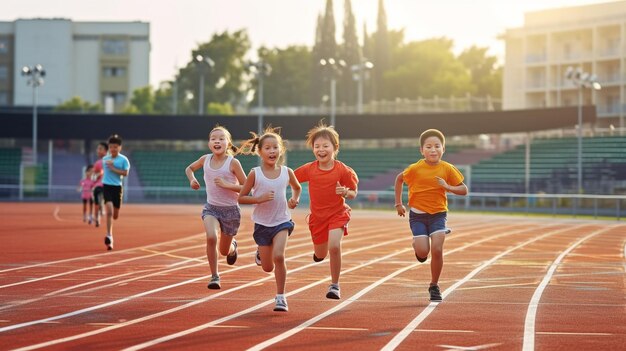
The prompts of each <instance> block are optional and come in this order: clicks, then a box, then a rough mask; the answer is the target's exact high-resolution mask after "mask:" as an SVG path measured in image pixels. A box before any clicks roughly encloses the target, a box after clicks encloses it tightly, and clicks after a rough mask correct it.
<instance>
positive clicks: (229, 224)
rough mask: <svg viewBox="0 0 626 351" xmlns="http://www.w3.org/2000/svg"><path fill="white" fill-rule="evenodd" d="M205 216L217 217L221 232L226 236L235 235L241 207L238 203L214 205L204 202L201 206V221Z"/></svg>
mask: <svg viewBox="0 0 626 351" xmlns="http://www.w3.org/2000/svg"><path fill="white" fill-rule="evenodd" d="M206 216H211V217H214V218H215V219H217V221H218V222H219V224H220V230H221V231H222V234H224V235H228V236H235V235H237V231H238V230H239V225H240V224H241V209H240V208H239V205H235V206H214V205H211V204H209V203H206V204H205V205H204V207H203V208H202V220H203V221H204V217H206Z"/></svg>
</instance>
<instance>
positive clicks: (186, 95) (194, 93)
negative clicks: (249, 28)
mask: <svg viewBox="0 0 626 351" xmlns="http://www.w3.org/2000/svg"><path fill="white" fill-rule="evenodd" d="M248 50H250V40H249V38H248V34H247V32H246V31H245V30H243V29H242V30H239V31H236V32H233V33H229V32H228V31H225V32H223V33H216V34H213V36H212V37H211V40H210V41H209V42H206V43H201V44H199V45H198V47H197V48H196V49H194V50H193V51H192V52H191V57H190V60H189V62H188V63H187V65H186V66H185V67H183V68H181V69H180V70H179V74H178V79H177V83H178V109H179V111H180V112H181V113H187V114H189V113H195V112H196V111H197V106H198V101H199V96H198V92H199V90H200V89H199V83H200V74H204V101H206V102H207V103H208V102H218V103H230V104H231V105H234V104H239V103H240V102H241V101H242V97H243V96H244V93H245V92H244V89H245V84H244V83H245V82H244V70H245V65H244V56H245V55H246V53H247V52H248ZM197 55H201V56H203V57H208V58H210V59H211V60H213V61H214V63H215V65H214V66H213V67H212V68H211V69H210V70H204V71H202V70H201V66H199V64H198V63H197V62H196V61H195V57H196V56H197ZM202 69H206V67H202Z"/></svg>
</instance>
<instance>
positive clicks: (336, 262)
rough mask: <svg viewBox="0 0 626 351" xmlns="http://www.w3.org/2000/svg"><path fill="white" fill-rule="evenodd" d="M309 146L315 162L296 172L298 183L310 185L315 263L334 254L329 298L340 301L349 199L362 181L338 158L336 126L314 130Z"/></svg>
mask: <svg viewBox="0 0 626 351" xmlns="http://www.w3.org/2000/svg"><path fill="white" fill-rule="evenodd" d="M306 143H307V145H308V146H309V147H310V148H311V149H312V150H313V154H314V155H315V161H313V162H309V163H307V164H304V165H302V166H300V167H299V168H298V169H296V171H295V172H294V173H295V175H296V177H297V178H298V181H300V182H309V195H310V197H311V204H310V210H311V214H310V216H309V231H310V232H311V238H312V239H313V247H314V253H313V260H314V261H315V262H320V261H322V260H323V259H324V258H325V257H326V255H327V254H329V253H330V277H331V284H330V286H329V287H328V292H327V293H326V297H327V298H329V299H340V298H341V291H340V289H339V275H340V274H341V240H342V238H343V236H344V235H348V222H349V221H350V211H351V209H350V206H348V205H347V204H346V201H345V200H346V199H354V198H355V197H356V195H357V184H358V183H359V178H358V177H357V175H356V173H355V172H354V170H352V168H350V167H348V166H347V165H345V164H344V163H343V162H341V161H338V160H337V159H336V157H337V154H338V153H339V134H338V133H337V131H336V130H335V128H334V127H333V126H327V125H325V124H323V123H320V124H319V125H318V126H316V127H314V128H312V129H311V130H309V132H308V133H307V135H306Z"/></svg>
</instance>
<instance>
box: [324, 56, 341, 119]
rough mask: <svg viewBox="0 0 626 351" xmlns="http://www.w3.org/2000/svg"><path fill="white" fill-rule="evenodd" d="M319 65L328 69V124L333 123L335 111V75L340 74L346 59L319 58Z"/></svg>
mask: <svg viewBox="0 0 626 351" xmlns="http://www.w3.org/2000/svg"><path fill="white" fill-rule="evenodd" d="M320 65H321V66H322V67H324V68H325V67H327V68H328V69H329V70H330V125H331V126H334V125H335V112H336V110H337V79H336V76H337V75H339V74H341V70H342V69H343V68H344V67H346V61H344V60H335V59H334V58H332V57H329V58H327V59H321V60H320Z"/></svg>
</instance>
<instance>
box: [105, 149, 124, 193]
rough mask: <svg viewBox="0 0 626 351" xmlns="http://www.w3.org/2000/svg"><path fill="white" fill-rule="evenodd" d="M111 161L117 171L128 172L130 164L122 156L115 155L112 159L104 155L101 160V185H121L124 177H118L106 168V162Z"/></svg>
mask: <svg viewBox="0 0 626 351" xmlns="http://www.w3.org/2000/svg"><path fill="white" fill-rule="evenodd" d="M109 160H113V166H114V167H115V168H117V169H121V170H129V169H130V162H128V158H127V157H126V156H124V155H122V154H117V157H115V158H113V157H111V155H106V156H104V157H103V158H102V168H103V169H104V177H103V178H102V183H103V184H106V185H117V186H121V185H122V179H124V176H122V175H119V174H117V173H115V172H113V171H112V170H110V169H109V166H107V161H109Z"/></svg>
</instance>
